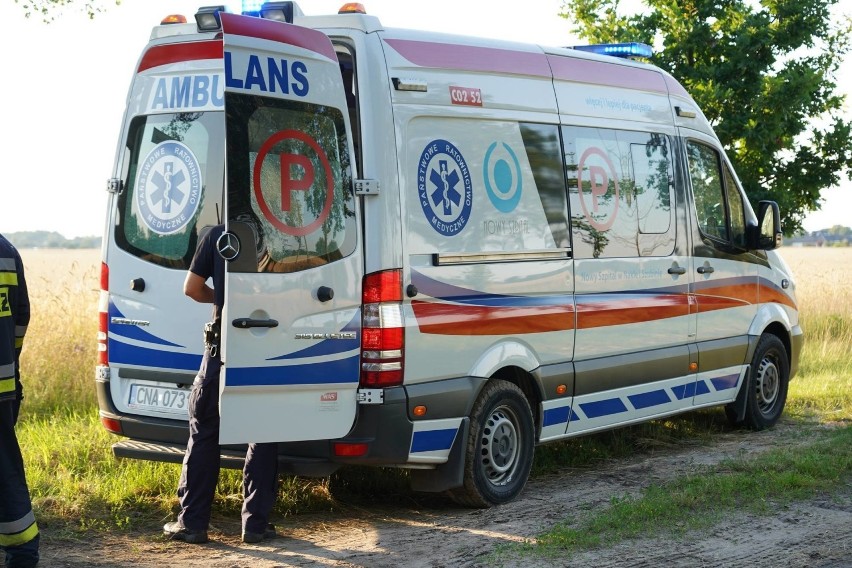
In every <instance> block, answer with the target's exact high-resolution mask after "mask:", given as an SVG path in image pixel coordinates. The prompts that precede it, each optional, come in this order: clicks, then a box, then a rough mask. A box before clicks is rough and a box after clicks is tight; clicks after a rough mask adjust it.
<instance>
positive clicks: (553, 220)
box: [521, 123, 570, 248]
mask: <svg viewBox="0 0 852 568" xmlns="http://www.w3.org/2000/svg"><path fill="white" fill-rule="evenodd" d="M521 136H522V137H523V139H524V147H525V148H526V151H527V158H528V159H529V161H530V171H532V174H533V178H535V185H536V187H537V188H538V197H539V199H540V200H541V207H542V209H543V210H544V215H545V218H546V219H547V224H548V226H549V227H550V234H551V236H552V237H553V246H554V247H556V248H567V247H569V246H570V239H569V235H568V203H567V200H566V199H565V180H564V179H563V177H562V162H561V161H560V159H559V133H558V131H557V130H556V127H554V126H551V125H549V124H530V123H522V124H521Z"/></svg>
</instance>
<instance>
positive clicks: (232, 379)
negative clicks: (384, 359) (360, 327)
mask: <svg viewBox="0 0 852 568" xmlns="http://www.w3.org/2000/svg"><path fill="white" fill-rule="evenodd" d="M358 363H359V358H358V355H355V356H354V357H348V358H346V359H340V360H337V361H321V362H315V363H305V364H304V365H275V366H272V367H235V368H227V367H226V369H225V377H226V378H225V382H226V384H227V386H229V387H245V386H259V385H311V384H329V383H357V382H358V380H359V378H360V376H359V366H358Z"/></svg>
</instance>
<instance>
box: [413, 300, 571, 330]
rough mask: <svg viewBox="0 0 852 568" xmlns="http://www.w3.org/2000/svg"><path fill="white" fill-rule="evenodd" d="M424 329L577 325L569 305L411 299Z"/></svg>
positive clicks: (541, 327)
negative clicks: (483, 303)
mask: <svg viewBox="0 0 852 568" xmlns="http://www.w3.org/2000/svg"><path fill="white" fill-rule="evenodd" d="M411 307H412V308H413V309H414V315H415V316H416V317H417V325H418V327H419V328H420V332H421V333H428V334H436V335H522V334H527V333H544V332H548V331H566V330H569V329H573V327H574V313H573V312H574V311H573V307H572V306H570V305H554V306H523V307H503V306H501V307H493V306H472V305H463V304H443V303H438V302H423V301H417V300H415V301H412V302H411Z"/></svg>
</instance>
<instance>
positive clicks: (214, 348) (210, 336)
mask: <svg viewBox="0 0 852 568" xmlns="http://www.w3.org/2000/svg"><path fill="white" fill-rule="evenodd" d="M221 338H222V327H221V325H220V324H219V321H209V322H207V323H205V324H204V346H205V347H206V348H207V349H209V350H210V356H211V357H215V356H216V355H217V354H218V353H219V341H220V340H221Z"/></svg>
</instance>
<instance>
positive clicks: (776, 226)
mask: <svg viewBox="0 0 852 568" xmlns="http://www.w3.org/2000/svg"><path fill="white" fill-rule="evenodd" d="M749 229H751V230H750V231H749V235H748V237H749V238H748V248H749V249H751V250H772V249H776V248H778V247H780V246H781V237H782V234H781V213H780V212H779V211H778V204H777V203H776V202H774V201H761V202H760V203H758V204H757V226H756V227H749Z"/></svg>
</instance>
